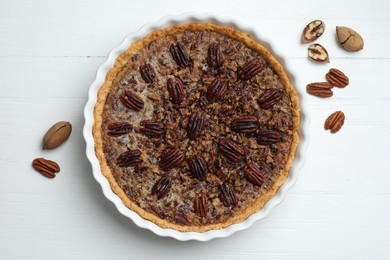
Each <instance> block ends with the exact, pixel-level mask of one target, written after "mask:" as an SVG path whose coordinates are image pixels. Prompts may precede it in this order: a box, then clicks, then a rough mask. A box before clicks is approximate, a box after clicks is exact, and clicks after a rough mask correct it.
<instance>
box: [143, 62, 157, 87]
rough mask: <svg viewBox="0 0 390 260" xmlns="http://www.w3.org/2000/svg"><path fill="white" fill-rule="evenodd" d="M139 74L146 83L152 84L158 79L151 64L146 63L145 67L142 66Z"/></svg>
mask: <svg viewBox="0 0 390 260" xmlns="http://www.w3.org/2000/svg"><path fill="white" fill-rule="evenodd" d="M139 72H140V74H141V77H142V79H143V80H145V82H146V83H152V82H153V81H154V79H155V78H156V72H155V71H154V69H153V67H152V65H150V64H149V63H146V64H145V65H143V66H141V67H140V68H139Z"/></svg>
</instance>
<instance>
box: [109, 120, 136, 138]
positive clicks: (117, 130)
mask: <svg viewBox="0 0 390 260" xmlns="http://www.w3.org/2000/svg"><path fill="white" fill-rule="evenodd" d="M107 130H108V132H107V134H108V135H109V136H114V137H118V136H121V135H125V134H128V133H130V132H131V131H132V130H133V126H132V125H131V124H129V123H126V122H115V123H111V124H109V125H108V126H107Z"/></svg>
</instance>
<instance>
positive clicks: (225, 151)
mask: <svg viewBox="0 0 390 260" xmlns="http://www.w3.org/2000/svg"><path fill="white" fill-rule="evenodd" d="M219 151H220V153H221V154H222V155H223V156H225V157H226V159H228V160H229V161H231V162H235V163H238V162H241V161H242V160H243V159H244V156H245V151H244V149H242V147H241V146H240V145H238V144H237V143H235V142H233V141H231V140H229V139H223V140H221V141H219Z"/></svg>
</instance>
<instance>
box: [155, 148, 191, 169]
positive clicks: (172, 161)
mask: <svg viewBox="0 0 390 260" xmlns="http://www.w3.org/2000/svg"><path fill="white" fill-rule="evenodd" d="M184 160H185V155H184V153H183V152H182V151H180V149H179V148H172V149H170V150H168V151H167V152H165V153H164V154H163V155H162V156H161V157H160V163H159V166H160V168H161V169H163V170H164V171H169V170H171V169H173V168H175V167H177V166H179V165H180V164H182V163H183V162H184Z"/></svg>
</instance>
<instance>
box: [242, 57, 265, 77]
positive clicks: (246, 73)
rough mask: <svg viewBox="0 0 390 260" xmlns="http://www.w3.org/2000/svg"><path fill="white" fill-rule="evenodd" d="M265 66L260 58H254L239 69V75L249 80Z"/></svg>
mask: <svg viewBox="0 0 390 260" xmlns="http://www.w3.org/2000/svg"><path fill="white" fill-rule="evenodd" d="M263 67H264V64H263V63H262V62H261V61H260V60H259V59H258V58H253V59H251V60H249V61H247V62H246V63H245V64H244V65H243V66H242V67H241V68H239V69H238V71H237V76H238V77H239V78H240V79H242V80H249V79H251V78H253V77H254V76H256V75H257V74H259V73H260V72H261V71H262V70H263Z"/></svg>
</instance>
